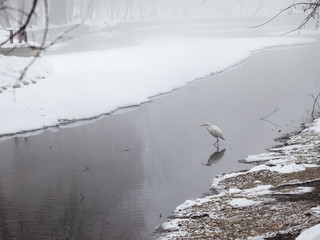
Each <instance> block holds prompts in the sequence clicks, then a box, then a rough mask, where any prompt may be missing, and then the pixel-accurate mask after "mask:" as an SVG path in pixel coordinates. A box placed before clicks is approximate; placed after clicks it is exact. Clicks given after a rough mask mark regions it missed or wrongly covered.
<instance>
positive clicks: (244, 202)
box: [229, 198, 263, 207]
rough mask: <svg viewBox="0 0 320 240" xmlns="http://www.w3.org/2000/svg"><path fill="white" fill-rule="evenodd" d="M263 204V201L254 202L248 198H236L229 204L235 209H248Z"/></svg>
mask: <svg viewBox="0 0 320 240" xmlns="http://www.w3.org/2000/svg"><path fill="white" fill-rule="evenodd" d="M261 203H263V201H254V200H250V199H247V198H234V199H232V200H231V201H230V202H229V204H230V205H231V206H233V207H248V206H251V205H256V204H261Z"/></svg>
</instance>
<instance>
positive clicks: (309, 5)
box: [250, 0, 320, 35]
mask: <svg viewBox="0 0 320 240" xmlns="http://www.w3.org/2000/svg"><path fill="white" fill-rule="evenodd" d="M314 1H315V2H298V3H294V4H291V5H290V6H288V7H286V8H285V9H283V10H281V11H280V12H279V13H277V14H276V15H274V16H273V17H272V18H270V19H269V20H268V21H266V22H264V23H262V24H259V25H256V26H252V27H250V28H258V27H262V26H264V25H266V24H268V23H270V22H271V21H273V20H274V19H276V18H277V17H279V16H280V15H281V14H283V13H284V12H287V11H290V10H292V9H295V8H297V7H302V11H303V12H306V11H308V10H311V12H310V13H309V14H308V15H307V16H306V17H305V18H304V19H303V21H302V22H301V23H300V25H299V26H298V27H297V28H295V29H293V30H290V31H288V32H286V33H285V34H288V33H291V32H294V31H298V30H300V29H301V28H302V27H304V26H305V25H306V24H307V23H308V22H309V21H310V20H311V19H312V18H315V17H317V25H316V26H318V23H319V11H318V10H319V7H320V0H314ZM285 34H283V35H285Z"/></svg>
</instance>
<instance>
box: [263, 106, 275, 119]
mask: <svg viewBox="0 0 320 240" xmlns="http://www.w3.org/2000/svg"><path fill="white" fill-rule="evenodd" d="M279 110H280V108H278V107H276V108H275V109H274V110H273V112H272V113H270V114H268V115H266V116H264V117H262V118H260V119H261V120H265V119H266V118H268V117H270V116H271V115H273V114H275V113H276V112H278V111H279Z"/></svg>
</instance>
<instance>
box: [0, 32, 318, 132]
mask: <svg viewBox="0 0 320 240" xmlns="http://www.w3.org/2000/svg"><path fill="white" fill-rule="evenodd" d="M314 41H315V40H314V39H307V38H290V37H288V38H285V37H282V38H276V37H275V38H238V39H237V38H229V39H212V38H211V39H210V38H163V39H151V40H145V41H141V42H139V43H138V44H136V45H133V46H128V47H122V48H115V49H108V50H100V51H91V52H81V53H70V54H62V55H55V56H48V57H47V60H48V61H49V62H50V64H51V65H52V66H53V68H54V73H53V74H52V75H51V77H50V78H48V79H45V80H44V81H40V82H38V83H37V84H33V85H31V86H28V87H24V88H19V89H15V90H14V96H15V97H14V98H13V97H12V96H13V93H12V91H13V90H9V91H4V92H2V93H1V94H0V108H1V111H2V114H1V116H0V135H10V134H13V133H19V132H24V131H30V130H37V129H46V128H48V127H50V126H57V125H59V124H61V119H64V120H65V121H63V123H64V124H65V123H67V122H68V121H69V122H74V121H75V120H81V119H90V118H92V117H98V116H101V115H102V114H105V113H109V112H112V111H114V110H116V109H117V108H120V107H125V106H130V105H137V104H141V103H143V102H146V101H148V100H149V98H150V97H152V96H155V95H157V94H161V93H166V92H169V91H172V90H174V89H176V88H178V87H181V86H183V85H184V84H186V83H188V82H190V81H193V80H195V79H198V78H200V77H205V76H208V75H209V74H212V73H218V72H221V71H223V70H226V69H228V68H230V67H232V66H234V65H236V64H239V63H241V62H242V61H244V60H245V59H247V58H248V57H249V56H250V55H251V54H252V53H253V52H256V51H258V50H262V49H265V48H271V47H277V46H293V45H299V44H310V43H312V42H314ZM13 60H14V59H13V58H11V57H10V58H5V57H2V60H1V64H0V65H1V67H0V69H1V68H2V69H3V71H5V72H8V70H6V69H7V66H10V65H11V64H10V62H11V61H13ZM18 61H19V60H17V62H18ZM19 64H20V63H19ZM19 64H18V65H19ZM18 65H17V66H18ZM36 69H37V70H35V72H34V73H32V71H30V74H29V76H28V77H27V78H30V79H32V76H31V75H32V74H33V75H34V77H36V75H37V71H38V70H41V71H44V74H40V75H41V76H47V75H46V74H45V72H47V68H46V67H40V68H36ZM38 73H39V72H38ZM12 77H13V79H14V78H15V77H16V75H15V76H12ZM26 81H27V80H26ZM7 82H10V81H9V79H7V80H5V82H3V83H1V84H4V85H6V84H7ZM11 82H12V81H11Z"/></svg>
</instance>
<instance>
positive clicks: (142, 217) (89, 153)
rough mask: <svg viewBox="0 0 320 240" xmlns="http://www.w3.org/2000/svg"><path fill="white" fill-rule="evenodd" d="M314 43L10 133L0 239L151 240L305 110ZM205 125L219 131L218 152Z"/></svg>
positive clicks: (293, 125) (1, 184)
mask: <svg viewBox="0 0 320 240" xmlns="http://www.w3.org/2000/svg"><path fill="white" fill-rule="evenodd" d="M319 50H320V46H319V43H315V44H313V45H310V46H305V47H297V48H285V49H277V50H268V51H262V52H260V53H256V54H255V55H254V56H253V57H251V58H250V59H248V60H247V61H245V62H244V63H242V64H241V65H240V66H237V67H235V68H233V69H230V70H228V71H226V72H224V73H222V74H218V75H214V76H212V77H209V78H206V79H202V80H199V81H196V82H194V83H191V84H188V85H187V86H185V87H183V88H181V89H179V90H177V91H175V92H173V93H171V94H167V95H163V96H161V97H157V98H153V99H152V101H151V102H150V103H146V104H143V105H142V106H140V107H138V108H136V109H134V110H133V111H127V112H122V113H120V114H114V115H111V116H108V117H105V118H102V119H100V120H98V121H95V122H93V123H90V124H86V125H83V126H80V127H74V128H65V129H62V130H60V131H58V132H50V131H46V132H43V133H41V134H38V135H35V136H30V137H16V138H11V139H7V140H3V141H2V142H1V143H0V156H1V161H0V239H6V240H13V239H14V240H16V239H34V240H37V239H77V240H81V239H85V240H87V239H92V240H96V239H142V240H143V239H152V238H156V236H157V235H156V234H154V231H155V228H156V226H157V225H159V224H160V223H162V222H164V221H166V217H167V216H169V215H170V213H171V212H172V210H173V209H175V207H176V206H177V205H178V204H180V203H182V202H184V201H185V200H186V199H190V198H195V197H199V196H201V195H202V194H205V193H207V192H208V191H209V185H210V182H211V180H212V179H213V177H214V176H215V175H217V174H221V173H223V172H230V171H234V170H239V169H243V168H247V167H248V166H247V165H243V164H241V163H239V162H238V160H241V159H243V158H245V157H246V156H247V155H249V154H257V153H260V152H263V151H264V150H265V148H267V147H269V146H272V145H273V144H275V142H274V141H273V139H274V138H276V137H278V136H281V135H282V134H283V133H286V132H291V131H293V130H296V129H297V128H298V127H299V125H300V123H302V122H304V121H305V120H306V119H307V118H308V117H309V116H310V110H311V108H312V103H313V100H312V98H311V97H310V96H307V94H308V93H312V94H316V93H317V92H319V89H320V80H319V76H320V69H319V66H318V53H319ZM275 109H279V110H278V111H276V112H275V113H274V114H273V115H271V116H270V117H269V118H267V119H268V120H269V121H271V122H272V123H271V122H268V121H262V120H260V118H261V117H264V116H266V115H268V114H270V113H272V112H273V111H274V110H275ZM204 122H212V123H214V124H217V125H218V126H219V127H220V128H221V129H222V130H223V131H224V134H225V136H226V139H227V140H226V141H221V143H220V153H215V148H214V147H213V146H212V144H213V143H214V139H213V138H212V137H211V136H209V134H208V133H207V131H206V129H203V128H200V125H201V124H202V123H204Z"/></svg>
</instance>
